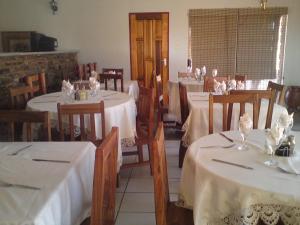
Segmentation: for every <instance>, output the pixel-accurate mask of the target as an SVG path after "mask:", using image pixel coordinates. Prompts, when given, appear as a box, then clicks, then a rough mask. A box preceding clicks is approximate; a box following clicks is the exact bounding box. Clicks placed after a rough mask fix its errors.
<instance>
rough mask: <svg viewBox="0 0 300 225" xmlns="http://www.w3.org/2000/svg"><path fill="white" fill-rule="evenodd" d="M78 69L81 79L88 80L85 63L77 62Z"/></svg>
mask: <svg viewBox="0 0 300 225" xmlns="http://www.w3.org/2000/svg"><path fill="white" fill-rule="evenodd" d="M76 71H77V74H78V78H79V80H87V75H86V74H87V69H86V66H85V64H77V66H76Z"/></svg>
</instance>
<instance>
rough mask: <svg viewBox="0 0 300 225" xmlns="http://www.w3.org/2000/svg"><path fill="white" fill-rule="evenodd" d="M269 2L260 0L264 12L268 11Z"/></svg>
mask: <svg viewBox="0 0 300 225" xmlns="http://www.w3.org/2000/svg"><path fill="white" fill-rule="evenodd" d="M267 1H268V0H260V8H262V9H263V10H266V8H267Z"/></svg>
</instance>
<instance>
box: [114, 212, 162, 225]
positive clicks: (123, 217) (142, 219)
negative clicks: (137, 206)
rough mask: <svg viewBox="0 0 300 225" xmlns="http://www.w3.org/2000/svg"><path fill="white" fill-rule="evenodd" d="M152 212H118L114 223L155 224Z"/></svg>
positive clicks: (120, 224) (127, 224)
mask: <svg viewBox="0 0 300 225" xmlns="http://www.w3.org/2000/svg"><path fill="white" fill-rule="evenodd" d="M155 224H156V222H155V214H154V213H120V214H119V216H118V218H117V221H116V225H155Z"/></svg>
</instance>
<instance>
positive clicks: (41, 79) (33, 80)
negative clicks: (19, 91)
mask: <svg viewBox="0 0 300 225" xmlns="http://www.w3.org/2000/svg"><path fill="white" fill-rule="evenodd" d="M25 82H26V84H27V85H28V86H29V87H30V88H31V89H32V93H33V94H34V95H44V94H47V87H46V77H45V73H44V72H42V73H39V74H36V75H29V76H26V77H25Z"/></svg>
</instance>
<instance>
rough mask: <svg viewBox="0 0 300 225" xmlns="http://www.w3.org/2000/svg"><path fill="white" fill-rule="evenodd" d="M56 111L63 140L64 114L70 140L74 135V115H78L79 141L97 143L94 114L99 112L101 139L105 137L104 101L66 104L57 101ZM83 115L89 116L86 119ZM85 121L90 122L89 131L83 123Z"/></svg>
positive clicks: (73, 138) (72, 139)
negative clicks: (66, 118) (66, 119)
mask: <svg viewBox="0 0 300 225" xmlns="http://www.w3.org/2000/svg"><path fill="white" fill-rule="evenodd" d="M57 113H58V127H59V132H60V139H61V140H62V141H64V140H65V133H64V130H65V129H64V126H63V124H64V122H63V116H64V115H66V116H67V117H68V128H69V129H68V133H69V134H70V139H71V141H74V140H75V137H74V130H75V125H74V116H79V120H80V124H79V127H80V138H81V141H92V142H94V143H95V144H98V143H99V140H97V137H96V128H95V126H96V124H95V114H99V113H100V114H101V125H100V124H99V127H101V131H102V139H101V140H103V139H104V137H105V116H104V114H105V113H104V102H103V101H101V102H99V103H93V104H66V105H61V104H60V103H57ZM85 116H89V119H88V120H85ZM85 121H89V122H90V124H89V125H90V126H89V127H90V131H89V132H88V131H87V129H86V127H88V126H86V125H85Z"/></svg>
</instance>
